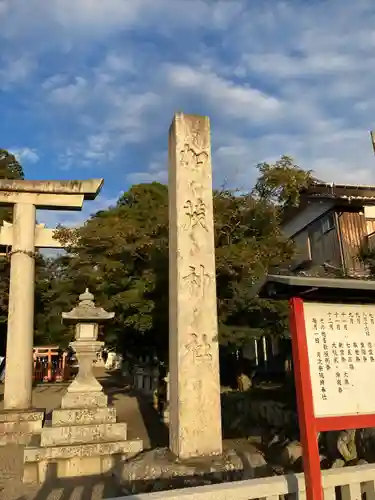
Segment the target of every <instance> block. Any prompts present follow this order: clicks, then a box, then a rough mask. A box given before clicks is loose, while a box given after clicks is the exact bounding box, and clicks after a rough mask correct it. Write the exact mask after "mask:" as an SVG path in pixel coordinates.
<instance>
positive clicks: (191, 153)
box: [180, 144, 208, 171]
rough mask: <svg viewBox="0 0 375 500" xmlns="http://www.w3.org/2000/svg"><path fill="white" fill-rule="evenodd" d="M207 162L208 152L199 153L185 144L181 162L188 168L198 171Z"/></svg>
mask: <svg viewBox="0 0 375 500" xmlns="http://www.w3.org/2000/svg"><path fill="white" fill-rule="evenodd" d="M207 160H208V154H207V153H206V151H201V152H199V153H197V152H196V151H195V150H194V149H193V148H192V147H191V146H189V144H185V146H184V149H183V150H182V151H181V156H180V162H181V165H183V166H184V167H186V168H189V169H192V170H195V171H197V170H199V169H200V168H201V167H202V166H203V165H204V163H205V162H206V161H207Z"/></svg>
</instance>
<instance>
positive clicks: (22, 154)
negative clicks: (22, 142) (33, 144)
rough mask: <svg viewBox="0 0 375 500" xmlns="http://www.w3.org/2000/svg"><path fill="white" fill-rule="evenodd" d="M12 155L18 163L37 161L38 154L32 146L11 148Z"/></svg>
mask: <svg viewBox="0 0 375 500" xmlns="http://www.w3.org/2000/svg"><path fill="white" fill-rule="evenodd" d="M11 151H12V152H13V154H14V156H15V157H16V158H17V160H18V161H19V162H20V163H37V162H38V161H39V155H38V153H37V150H36V149H33V148H11Z"/></svg>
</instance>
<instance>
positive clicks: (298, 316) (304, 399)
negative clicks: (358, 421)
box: [290, 297, 323, 500]
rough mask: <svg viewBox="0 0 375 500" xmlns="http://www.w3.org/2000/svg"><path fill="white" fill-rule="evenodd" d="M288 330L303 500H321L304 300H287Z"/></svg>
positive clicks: (320, 479) (320, 480)
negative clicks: (298, 431)
mask: <svg viewBox="0 0 375 500" xmlns="http://www.w3.org/2000/svg"><path fill="white" fill-rule="evenodd" d="M290 329H291V334H292V350H293V365H294V378H295V385H296V395H297V408H298V420H299V426H300V433H301V444H302V453H303V469H304V473H305V483H306V500H323V491H322V478H321V471H320V458H319V448H318V439H317V428H316V419H315V415H314V405H313V394H312V387H311V377H310V363H309V356H308V350H307V342H306V328H305V318H304V311H303V300H302V299H300V298H296V297H294V298H292V299H290Z"/></svg>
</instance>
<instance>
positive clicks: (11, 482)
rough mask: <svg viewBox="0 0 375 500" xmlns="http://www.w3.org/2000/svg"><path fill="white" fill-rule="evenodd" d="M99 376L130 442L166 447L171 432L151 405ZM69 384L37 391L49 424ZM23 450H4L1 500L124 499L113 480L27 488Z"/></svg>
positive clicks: (0, 393)
mask: <svg viewBox="0 0 375 500" xmlns="http://www.w3.org/2000/svg"><path fill="white" fill-rule="evenodd" d="M96 370H97V373H96V375H97V376H98V378H99V379H100V382H101V383H102V384H103V386H104V389H105V392H106V393H107V394H108V396H109V402H110V404H113V405H114V406H115V407H116V410H117V419H118V421H119V422H127V424H128V437H129V439H134V438H140V439H142V440H143V443H144V448H145V449H147V448H150V447H154V446H166V445H167V440H168V432H167V429H166V428H165V427H164V425H163V424H161V423H160V422H159V421H158V418H157V415H156V412H154V410H153V408H152V407H151V405H150V404H149V403H147V402H146V401H144V400H143V399H142V398H140V397H139V396H137V395H136V394H134V393H133V392H132V391H131V390H130V388H129V387H127V386H126V385H125V381H123V380H121V379H120V378H119V377H118V376H115V375H112V374H108V373H106V372H105V370H103V369H96ZM66 387H67V384H62V383H61V384H46V385H42V386H38V387H35V388H34V391H33V406H34V407H35V408H45V409H46V411H47V417H46V418H47V420H48V419H49V418H50V416H51V412H52V410H53V409H54V408H57V407H58V406H59V405H60V401H61V397H62V395H63V394H64V392H65V391H66ZM3 390H4V386H3V385H1V386H0V400H1V402H0V409H2V407H3V406H2V405H3ZM22 461H23V448H22V447H18V446H14V445H13V446H3V447H0V499H1V500H101V499H105V498H111V497H116V496H121V495H122V494H123V493H122V490H121V489H120V488H119V486H118V485H117V483H116V481H115V480H114V478H113V477H110V476H107V477H106V476H103V475H102V476H100V477H92V478H87V479H82V478H77V479H73V480H58V481H57V480H55V481H54V482H53V483H52V484H51V483H45V484H44V485H40V486H30V485H24V484H23V483H22V481H21V474H22V468H23V464H22Z"/></svg>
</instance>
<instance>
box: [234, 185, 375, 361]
mask: <svg viewBox="0 0 375 500" xmlns="http://www.w3.org/2000/svg"><path fill="white" fill-rule="evenodd" d="M282 228H283V232H284V235H285V236H287V237H288V238H291V239H292V240H293V241H294V242H295V245H296V255H295V257H294V259H293V260H292V261H291V262H289V263H286V265H285V266H283V269H281V268H280V269H277V270H275V272H276V274H285V273H284V270H285V271H287V274H304V275H307V276H309V275H310V276H321V277H324V276H327V275H330V276H332V275H333V276H337V277H339V276H348V277H365V276H366V275H367V274H368V271H367V269H366V266H365V265H364V263H363V262H362V261H361V259H360V258H359V255H360V252H361V250H362V249H368V248H370V249H374V250H375V186H353V185H351V186H348V185H335V184H328V183H323V182H315V183H314V184H313V185H312V186H310V187H309V188H308V189H306V190H304V191H301V193H300V202H299V205H298V206H297V207H293V208H289V209H288V210H286V211H285V213H284V217H283V224H282ZM289 347H290V346H288V348H286V347H285V345H284V344H283V345H282V341H281V340H280V339H279V338H275V339H273V338H270V337H268V336H264V337H262V338H261V339H258V340H255V341H254V342H250V343H249V344H248V345H247V346H246V348H245V349H244V351H243V354H244V357H246V358H247V359H249V361H251V363H252V364H253V366H255V367H264V368H266V369H271V368H272V367H274V366H275V362H276V361H277V359H278V358H279V357H280V356H279V354H280V353H282V357H283V356H284V355H285V356H286V358H285V362H286V363H289V365H288V366H289V369H290V362H289V361H290V357H291V349H290V348H289Z"/></svg>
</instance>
